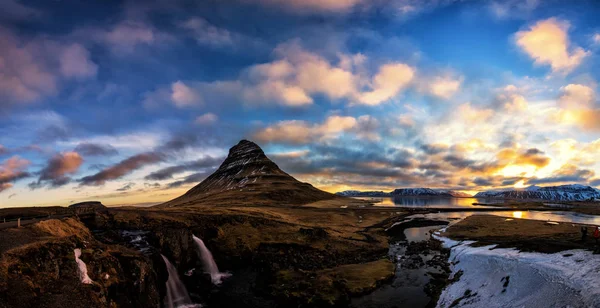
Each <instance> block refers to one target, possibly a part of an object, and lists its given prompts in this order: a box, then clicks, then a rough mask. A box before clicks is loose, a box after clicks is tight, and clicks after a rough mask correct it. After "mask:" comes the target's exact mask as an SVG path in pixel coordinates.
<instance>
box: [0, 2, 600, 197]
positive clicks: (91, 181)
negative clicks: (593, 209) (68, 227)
mask: <svg viewBox="0 0 600 308" xmlns="http://www.w3.org/2000/svg"><path fill="white" fill-rule="evenodd" d="M599 10H600V5H599V4H598V3H597V2H595V1H571V2H570V3H568V4H567V3H565V2H563V1H544V0H527V1H444V0H435V1H434V0H431V1H428V0H425V1H410V0H378V1H365V0H323V1H317V0H305V1H300V0H290V1H282V0H230V1H180V0H177V1H163V0H158V1H145V2H144V3H143V4H142V3H139V2H136V1H60V2H51V3H50V2H47V1H17V0H4V1H3V2H2V3H1V4H0V12H1V13H0V46H2V49H1V50H0V136H1V137H0V207H5V206H26V205H53V204H58V205H64V204H69V203H71V202H74V201H82V200H88V199H99V200H101V201H103V202H104V203H105V204H131V203H145V202H160V201H165V200H168V199H170V198H172V197H175V196H177V195H179V194H181V193H183V192H185V191H186V190H187V189H189V188H190V187H192V186H193V185H194V184H196V183H198V182H199V181H200V180H202V179H203V178H204V177H205V176H206V175H208V174H210V172H212V170H214V169H215V168H216V167H218V165H219V163H220V160H221V159H222V158H223V157H224V156H226V154H227V150H228V148H229V147H231V146H232V145H234V144H235V143H237V142H238V141H239V140H240V139H244V138H246V139H250V140H253V141H255V142H257V143H258V144H259V145H260V146H262V147H263V149H264V150H265V151H266V152H267V154H268V155H269V156H270V157H271V158H272V159H273V160H274V161H275V162H276V163H278V164H279V165H280V166H281V167H282V169H284V170H286V171H288V172H289V173H291V174H292V175H294V176H296V177H297V178H299V179H301V180H303V181H308V182H311V183H312V184H314V185H315V186H317V187H319V188H322V189H325V190H328V191H332V192H333V191H339V190H344V189H384V190H388V189H394V188H399V187H421V186H426V187H434V188H451V189H457V190H464V191H469V192H475V191H480V190H485V189H491V188H498V187H512V186H515V187H524V186H528V185H534V184H535V185H555V184H567V183H580V184H586V185H591V186H595V187H600V164H599V163H598V162H597V160H598V156H597V153H598V150H600V139H599V136H600V124H599V123H600V103H599V102H598V99H597V90H598V87H597V81H596V80H598V79H599V78H600V76H597V75H598V71H599V70H598V63H599V62H598V51H599V47H600V24H599V23H598V22H597V20H596V19H597V18H596V16H598V13H599Z"/></svg>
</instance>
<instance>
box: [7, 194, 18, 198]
mask: <svg viewBox="0 0 600 308" xmlns="http://www.w3.org/2000/svg"><path fill="white" fill-rule="evenodd" d="M16 195H17V194H10V195H9V196H8V199H11V198H12V197H14V196H16Z"/></svg>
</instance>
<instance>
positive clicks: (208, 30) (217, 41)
mask: <svg viewBox="0 0 600 308" xmlns="http://www.w3.org/2000/svg"><path fill="white" fill-rule="evenodd" d="M179 27H181V28H183V29H187V30H189V31H191V32H192V34H193V36H194V39H195V40H196V42H198V44H200V45H209V46H215V47H222V46H228V45H232V44H233V36H234V35H233V34H232V33H231V32H229V31H228V30H227V29H223V28H219V27H217V26H214V25H212V24H210V23H209V22H208V21H206V20H205V19H203V18H200V17H193V18H190V19H188V20H187V21H185V22H182V23H180V24H179Z"/></svg>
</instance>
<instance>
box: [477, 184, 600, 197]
mask: <svg viewBox="0 0 600 308" xmlns="http://www.w3.org/2000/svg"><path fill="white" fill-rule="evenodd" d="M475 198H501V199H538V200H556V201H584V200H594V199H600V190H599V189H596V188H593V187H590V186H585V185H579V184H571V185H560V186H548V187H540V186H535V185H534V186H529V187H527V188H525V189H506V190H488V191H482V192H479V193H477V194H476V195H475Z"/></svg>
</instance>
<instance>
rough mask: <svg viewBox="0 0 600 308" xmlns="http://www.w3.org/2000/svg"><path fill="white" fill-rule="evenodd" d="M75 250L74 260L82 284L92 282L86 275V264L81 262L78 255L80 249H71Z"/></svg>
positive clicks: (79, 254)
mask: <svg viewBox="0 0 600 308" xmlns="http://www.w3.org/2000/svg"><path fill="white" fill-rule="evenodd" d="M73 252H75V262H77V273H78V274H79V280H81V283H84V284H92V283H94V281H93V280H92V279H91V278H90V276H88V272H87V266H86V265H85V262H83V261H82V260H81V259H79V257H81V249H79V248H76V249H74V250H73Z"/></svg>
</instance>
